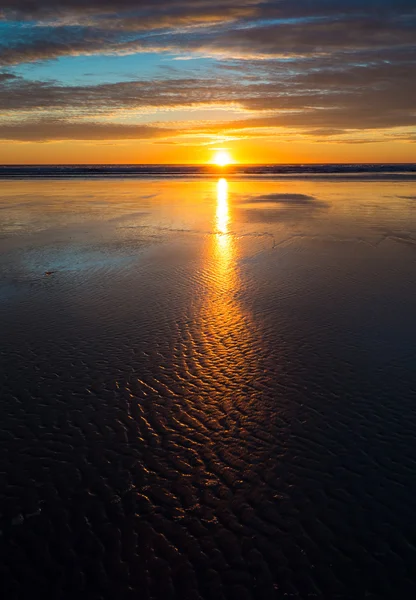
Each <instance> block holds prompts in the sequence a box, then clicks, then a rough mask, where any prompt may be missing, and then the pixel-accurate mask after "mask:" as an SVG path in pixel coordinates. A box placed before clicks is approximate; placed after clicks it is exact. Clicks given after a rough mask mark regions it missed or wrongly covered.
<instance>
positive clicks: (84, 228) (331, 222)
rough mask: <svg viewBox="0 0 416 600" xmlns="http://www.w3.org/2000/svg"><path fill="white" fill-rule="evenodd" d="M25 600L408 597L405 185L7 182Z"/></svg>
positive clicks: (4, 410) (2, 458)
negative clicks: (42, 599)
mask: <svg viewBox="0 0 416 600" xmlns="http://www.w3.org/2000/svg"><path fill="white" fill-rule="evenodd" d="M0 250H1V255H0V275H1V277H0V320H1V346H0V348H1V350H0V352H1V360H2V370H1V382H0V385H1V388H0V389H1V403H0V481H1V485H0V528H1V530H2V534H1V537H0V548H1V561H0V564H1V567H0V569H1V579H2V581H3V582H4V583H5V585H6V595H5V596H4V597H5V598H7V600H9V599H14V598H19V599H20V598H29V597H30V598H34V597H36V598H37V597H42V598H49V597H51V598H56V599H72V598H89V599H90V598H91V599H94V600H99V599H101V598H103V599H104V598H105V599H111V600H113V599H117V600H118V599H124V598H132V599H133V598H135V599H136V598H137V599H140V600H141V599H153V600H159V599H161V600H162V599H163V600H164V599H175V600H188V599H189V600H198V599H211V598H212V599H213V600H222V599H224V600H229V599H230V600H233V599H236V600H246V599H249V598H253V599H256V600H257V599H259V600H263V599H272V598H285V597H294V598H311V597H317V598H325V599H328V600H332V599H359V598H389V599H393V598H394V599H396V598H397V599H398V598H400V599H407V598H411V597H414V596H413V594H414V593H416V583H415V579H414V566H415V564H416V530H415V528H414V516H415V509H416V477H415V474H416V442H415V431H416V369H415V359H416V356H415V355H416V350H415V348H416V346H415V340H416V316H415V315H416V311H415V306H416V304H415V298H416V186H415V184H414V183H413V182H412V181H407V182H406V181H398V180H395V181H391V182H389V181H378V182H377V181H371V180H366V181H362V182H360V181H351V182H348V181H341V180H339V181H337V180H328V181H325V180H320V181H313V180H303V181H302V180H299V181H296V180H290V181H285V180H284V179H282V180H280V181H277V180H276V181H272V180H261V181H254V180H240V181H237V180H230V181H228V182H227V181H226V180H225V179H221V180H218V181H214V180H194V181H192V180H190V181H174V180H154V181H140V180H136V181H122V180H119V181H114V180H112V181H26V182H18V181H14V182H7V181H3V182H2V183H1V188H0Z"/></svg>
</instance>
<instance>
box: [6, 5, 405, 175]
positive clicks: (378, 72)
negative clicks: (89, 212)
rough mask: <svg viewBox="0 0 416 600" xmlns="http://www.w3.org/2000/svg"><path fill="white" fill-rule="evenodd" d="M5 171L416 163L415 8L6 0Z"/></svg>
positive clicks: (400, 6)
mask: <svg viewBox="0 0 416 600" xmlns="http://www.w3.org/2000/svg"><path fill="white" fill-rule="evenodd" d="M0 111H1V112H0V163H3V164H6V163H9V164H10V163H35V164H36V163H208V162H211V161H212V160H213V157H214V156H215V153H216V152H218V151H219V150H221V149H223V150H225V151H227V152H229V154H230V155H231V156H232V158H233V160H235V161H236V162H240V163H297V162H301V163H302V162H318V163H319V162H414V161H416V2H415V0H385V1H383V0H344V1H338V0H281V1H279V0H273V1H272V0H270V1H267V0H265V1H260V0H170V1H167V0H101V1H99V0H61V1H59V2H58V1H57V0H1V2H0Z"/></svg>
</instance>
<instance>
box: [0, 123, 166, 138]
mask: <svg viewBox="0 0 416 600" xmlns="http://www.w3.org/2000/svg"><path fill="white" fill-rule="evenodd" d="M175 133H178V132H174V131H170V130H169V129H160V128H157V127H152V126H150V125H140V126H138V125H119V124H116V123H96V122H93V121H92V122H82V123H77V122H71V121H57V120H53V119H43V120H38V121H32V122H31V121H28V122H22V123H9V124H7V123H2V124H0V140H3V141H4V140H13V141H19V142H47V141H54V140H60V141H62V140H121V139H135V140H138V139H141V140H146V139H153V138H158V137H167V136H169V135H174V134H175Z"/></svg>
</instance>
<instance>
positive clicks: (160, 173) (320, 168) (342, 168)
mask: <svg viewBox="0 0 416 600" xmlns="http://www.w3.org/2000/svg"><path fill="white" fill-rule="evenodd" d="M220 176H222V177H271V176H279V177H280V176H282V177H290V176H295V177H298V176H308V177H309V176H311V177H319V176H323V177H329V176H334V177H340V176H346V177H348V178H352V177H359V178H369V177H370V178H374V177H376V178H385V177H388V178H392V177H394V178H400V179H402V178H405V179H407V178H412V179H413V178H414V177H416V164H319V165H318V164H306V165H229V166H228V167H225V168H219V167H216V166H214V165H0V179H32V178H39V179H55V178H59V179H72V178H81V179H91V178H160V177H167V178H168V177H172V178H178V177H180V178H182V177H220Z"/></svg>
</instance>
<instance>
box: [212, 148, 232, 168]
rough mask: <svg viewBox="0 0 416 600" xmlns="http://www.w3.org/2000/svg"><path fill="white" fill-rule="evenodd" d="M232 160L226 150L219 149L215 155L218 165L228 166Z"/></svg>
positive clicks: (215, 161) (215, 162)
mask: <svg viewBox="0 0 416 600" xmlns="http://www.w3.org/2000/svg"><path fill="white" fill-rule="evenodd" d="M231 162H232V159H231V156H230V154H229V152H227V151H226V150H218V152H217V153H216V154H215V156H214V164H215V165H217V166H218V167H226V166H227V165H229V164H230V163H231Z"/></svg>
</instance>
